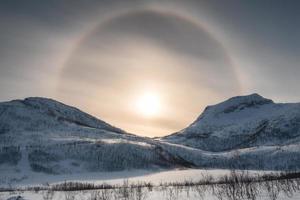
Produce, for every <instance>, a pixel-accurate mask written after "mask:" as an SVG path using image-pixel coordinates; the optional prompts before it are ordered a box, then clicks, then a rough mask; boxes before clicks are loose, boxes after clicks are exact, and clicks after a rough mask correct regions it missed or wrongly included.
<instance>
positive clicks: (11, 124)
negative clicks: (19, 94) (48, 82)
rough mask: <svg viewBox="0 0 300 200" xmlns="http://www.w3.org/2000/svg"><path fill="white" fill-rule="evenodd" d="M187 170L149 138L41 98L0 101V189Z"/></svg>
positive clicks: (182, 163)
mask: <svg viewBox="0 0 300 200" xmlns="http://www.w3.org/2000/svg"><path fill="white" fill-rule="evenodd" d="M185 166H189V164H188V163H186V161H185V160H183V159H181V158H180V157H177V156H176V155H172V154H170V153H169V152H167V151H165V150H164V149H162V148H161V147H160V146H159V145H157V144H156V142H153V141H152V140H151V139H147V138H142V137H138V136H135V135H132V134H128V133H126V132H125V131H123V130H121V129H119V128H116V127H113V126H111V125H109V124H107V123H106V122H104V121H101V120H99V119H96V118H94V117H92V116H90V115H88V114H86V113H84V112H82V111H80V110H78V109H76V108H73V107H70V106H67V105H64V104H62V103H59V102H57V101H54V100H51V99H45V98H27V99H25V100H14V101H11V102H4V103H0V185H1V184H11V183H13V182H20V181H22V180H24V179H29V178H31V177H34V176H35V175H36V174H37V173H42V174H48V175H59V174H74V173H87V172H99V171H120V170H127V169H161V168H174V167H185Z"/></svg>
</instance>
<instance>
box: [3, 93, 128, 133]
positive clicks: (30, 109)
mask: <svg viewBox="0 0 300 200" xmlns="http://www.w3.org/2000/svg"><path fill="white" fill-rule="evenodd" d="M0 111H2V112H0V113H2V118H3V120H5V123H6V124H10V123H12V122H14V121H15V123H19V124H23V125H24V126H26V127H29V126H31V124H34V123H36V124H39V126H41V127H40V129H43V128H45V129H46V128H48V127H49V126H57V125H59V124H60V125H62V124H63V123H68V124H72V125H77V126H83V127H90V128H95V129H102V130H106V131H111V132H115V133H126V132H125V131H123V130H121V129H119V128H117V127H114V126H112V125H110V124H108V123H106V122H104V121H102V120H100V119H97V118H96V117H93V116H92V115H90V114H87V113H85V112H83V111H81V110H79V109H77V108H75V107H72V106H68V105H66V104H64V103H61V102H59V101H56V100H53V99H49V98H44V97H28V98H25V99H24V100H13V101H10V102H3V103H0ZM26 121H30V123H31V124H30V123H26ZM0 123H1V120H0ZM2 123H4V121H2ZM43 125H44V126H43ZM12 126H13V127H19V126H15V124H14V125H13V124H12ZM32 126H33V127H38V126H35V125H32Z"/></svg>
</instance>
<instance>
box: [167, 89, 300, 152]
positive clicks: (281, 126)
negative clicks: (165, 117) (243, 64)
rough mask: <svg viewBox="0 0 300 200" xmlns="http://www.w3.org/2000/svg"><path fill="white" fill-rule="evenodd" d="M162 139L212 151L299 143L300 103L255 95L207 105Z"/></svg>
mask: <svg viewBox="0 0 300 200" xmlns="http://www.w3.org/2000/svg"><path fill="white" fill-rule="evenodd" d="M163 140H165V141H168V142H172V143H178V144H183V145H186V146H190V147H194V148H198V149H202V150H206V151H213V152H220V151H228V150H234V149H242V148H249V147H258V146H274V145H278V146H282V145H289V144H295V143H297V144H298V143H299V141H300V104H299V103H286V104H283V103H274V102H273V101H272V100H270V99H266V98H263V97H262V96H260V95H258V94H252V95H248V96H237V97H233V98H230V99H228V100H226V101H224V102H222V103H220V104H217V105H214V106H208V107H206V108H205V110H204V112H203V113H202V114H201V115H200V116H199V117H198V118H197V119H196V121H195V122H193V123H192V124H191V125H190V126H188V127H187V128H185V129H183V130H181V131H180V132H178V133H175V134H172V135H170V136H167V137H165V138H163Z"/></svg>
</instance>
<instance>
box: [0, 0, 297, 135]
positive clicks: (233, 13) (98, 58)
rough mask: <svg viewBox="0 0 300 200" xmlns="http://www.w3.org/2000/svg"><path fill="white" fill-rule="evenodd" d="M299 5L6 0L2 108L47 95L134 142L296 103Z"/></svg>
mask: <svg viewBox="0 0 300 200" xmlns="http://www.w3.org/2000/svg"><path fill="white" fill-rule="evenodd" d="M299 10H300V2H299V1H297V0H251V1H249V0H226V1H220V0H209V1H208V0H206V1H202V0H185V1H181V0H174V1H171V0H170V1H168V0H160V1H155V0H151V1H150V0H139V1H138V0H135V1H133V0H122V1H114V0H104V1H101V0H98V1H96V0H87V1H83V0H82V1H79V0H78V1H67V0H51V1H39V0H35V1H33V0H27V1H15V0H3V1H1V3H0V30H1V31H0V44H1V45H0V101H9V100H12V99H23V98H25V97H30V96H41V97H47V98H53V99H56V100H58V101H61V102H63V103H66V104H68V105H72V106H75V107H78V108H79V109H81V110H83V111H85V112H88V113H90V114H92V115H94V116H96V117H98V118H99V119H102V120H104V121H106V122H108V123H110V124H112V125H115V126H117V127H120V128H122V129H124V130H126V131H128V132H131V133H135V134H138V135H143V136H148V137H156V136H163V135H167V134H171V133H174V132H176V131H179V130H181V129H183V128H185V127H186V126H188V125H189V124H190V123H192V122H193V121H194V120H195V119H196V118H197V117H198V116H199V115H200V114H201V112H202V111H203V109H204V108H205V107H206V106H207V105H213V104H216V103H219V102H220V101H223V100H225V99H227V98H230V97H232V96H237V95H246V94H251V93H259V94H260V95H262V96H264V97H266V98H270V99H273V100H274V101H276V102H300V92H299V91H300V79H299V77H300V66H299V63H300V62H299V61H300V38H299V35H300V12H299Z"/></svg>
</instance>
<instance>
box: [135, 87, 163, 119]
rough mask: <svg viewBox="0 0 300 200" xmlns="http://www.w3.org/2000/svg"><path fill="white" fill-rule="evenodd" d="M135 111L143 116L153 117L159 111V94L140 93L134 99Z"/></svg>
mask: <svg viewBox="0 0 300 200" xmlns="http://www.w3.org/2000/svg"><path fill="white" fill-rule="evenodd" d="M136 108H137V111H138V112H139V113H140V114H142V115H144V116H145V117H154V116H156V115H158V114H159V112H160V111H161V102H160V98H159V95H157V94H156V93H153V92H147V93H144V94H143V95H141V96H140V97H139V98H138V99H137V101H136Z"/></svg>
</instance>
